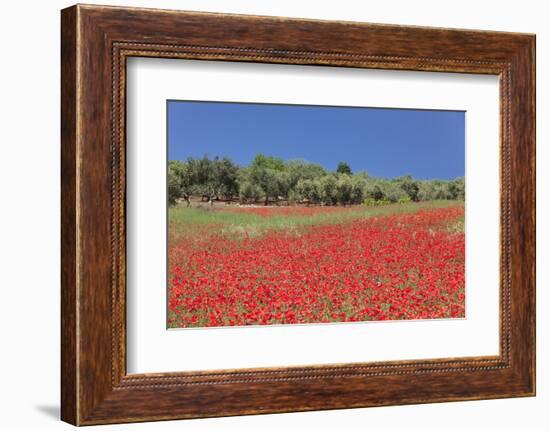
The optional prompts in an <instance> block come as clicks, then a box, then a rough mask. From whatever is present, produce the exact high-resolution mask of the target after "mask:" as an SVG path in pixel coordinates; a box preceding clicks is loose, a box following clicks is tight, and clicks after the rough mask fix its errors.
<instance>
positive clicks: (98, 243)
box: [61, 5, 535, 425]
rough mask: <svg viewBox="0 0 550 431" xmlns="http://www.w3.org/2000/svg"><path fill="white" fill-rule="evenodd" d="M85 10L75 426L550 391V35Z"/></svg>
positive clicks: (68, 168)
mask: <svg viewBox="0 0 550 431" xmlns="http://www.w3.org/2000/svg"><path fill="white" fill-rule="evenodd" d="M61 17H62V26H61V49H62V64H61V71H62V94H61V102H62V103H61V107H62V108H61V111H62V112H61V118H62V151H61V163H62V183H61V189H62V286H61V290H62V328H61V329H62V337H61V338H62V345H61V351H62V364H61V366H62V373H61V374H62V382H61V397H62V399H61V415H62V419H63V420H64V421H67V422H69V423H72V424H75V425H92V424H106V423H119V422H138V421H153V420H167V419H180V418H198V417H213V416H230V415H241V414H259V413H274V412H289V411H307V410H322V409H340V408H353V407H369V406H382V405H396V404H413V403H430V402H442V401H456V400H475V399H491V398H503V397H519V396H534V394H535V108H534V106H535V105H534V101H535V76H534V73H535V72H534V71H535V36H534V35H530V34H516V33H504V32H487V31H473V30H451V29H439V28H423V27H403V26H391V25H379V24H366V23H353V22H331V21H315V20H299V19H287V18H276V17H255V16H241V15H221V14H212V13H197V12H179V11H168V10H152V9H134V8H119V7H104V6H92V5H77V6H73V7H70V8H68V9H64V10H63V11H62V14H61Z"/></svg>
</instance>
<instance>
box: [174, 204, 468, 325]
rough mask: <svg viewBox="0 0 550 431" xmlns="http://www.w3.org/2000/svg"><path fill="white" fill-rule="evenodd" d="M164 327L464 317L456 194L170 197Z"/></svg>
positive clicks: (461, 213) (462, 240)
mask: <svg viewBox="0 0 550 431" xmlns="http://www.w3.org/2000/svg"><path fill="white" fill-rule="evenodd" d="M168 234H169V235H168V245H169V249H168V267H169V274H168V289H169V291H168V327H170V328H186V327H215V326H236V325H239V326H240V325H270V324H300V323H321V322H322V323H324V322H355V321H367V320H397V319H437V318H460V317H464V305H465V290H464V283H465V271H464V259H465V255H464V251H465V238H464V205H463V203H459V202H449V201H446V202H442V201H434V202H425V203H408V204H394V205H387V206H384V207H377V208H369V207H365V206H362V205H358V206H352V207H309V208H308V207H247V206H242V207H238V206H230V205H228V206H226V207H214V208H204V209H200V208H184V207H175V208H171V209H170V210H169V228H168Z"/></svg>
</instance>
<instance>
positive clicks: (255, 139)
mask: <svg viewBox="0 0 550 431" xmlns="http://www.w3.org/2000/svg"><path fill="white" fill-rule="evenodd" d="M167 111H168V119H167V120H168V125H167V134H168V136H167V138H168V159H169V160H186V159H187V158H189V157H193V158H201V157H203V156H205V155H206V156H208V157H210V158H213V157H215V156H218V157H220V158H221V157H229V158H231V159H232V161H233V162H234V163H236V164H238V165H240V166H246V165H248V164H250V162H251V161H252V159H253V158H254V156H255V155H256V154H258V153H263V154H265V155H267V156H274V157H279V158H281V159H283V160H285V161H287V160H290V159H304V160H307V161H309V162H312V163H318V164H320V165H322V166H323V167H324V168H325V169H326V170H327V171H335V170H336V167H337V165H338V163H339V162H346V163H348V164H349V165H350V167H351V169H352V171H353V172H360V171H366V172H367V173H368V174H369V175H372V176H376V177H386V178H394V177H398V176H402V175H412V176H413V177H414V178H416V179H442V180H449V179H454V178H457V177H463V176H464V170H465V160H464V159H465V113H464V112H463V111H438V110H415V109H387V108H362V107H361V108H356V107H333V106H308V105H276V104H260V103H234V102H230V103H226V102H195V101H172V100H170V101H168V103H167ZM342 141H343V142H345V143H344V144H342Z"/></svg>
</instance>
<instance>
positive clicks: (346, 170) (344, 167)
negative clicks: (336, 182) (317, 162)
mask: <svg viewBox="0 0 550 431" xmlns="http://www.w3.org/2000/svg"><path fill="white" fill-rule="evenodd" d="M336 172H337V173H339V174H345V175H351V168H350V166H349V165H348V164H347V163H346V162H340V163H338V167H337V168H336Z"/></svg>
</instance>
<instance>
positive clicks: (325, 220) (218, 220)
mask: <svg viewBox="0 0 550 431" xmlns="http://www.w3.org/2000/svg"><path fill="white" fill-rule="evenodd" d="M458 203H461V202H458V201H431V202H420V203H403V204H391V205H385V206H380V207H369V206H365V205H356V206H353V207H349V208H345V209H342V211H336V212H326V213H323V212H319V213H317V214H314V215H308V216H304V215H288V214H287V215H273V216H270V217H262V216H259V215H256V214H251V213H246V212H245V211H243V212H235V211H225V210H224V209H223V208H215V209H202V208H186V207H183V206H182V207H174V208H170V209H169V210H168V222H169V231H170V233H173V234H176V235H178V234H184V233H189V232H192V231H193V230H196V228H199V229H200V227H203V228H206V227H211V228H213V229H215V230H216V231H218V232H219V233H222V234H230V235H231V234H244V233H247V234H248V235H249V236H258V235H262V234H264V233H265V232H267V231H270V230H285V231H289V232H292V231H295V230H297V229H298V228H304V227H305V228H307V227H310V226H319V225H327V224H340V223H346V222H348V221H352V220H356V219H360V218H368V217H374V216H384V215H392V214H403V213H411V212H415V211H418V210H420V209H431V208H444V207H448V206H452V205H457V204H458Z"/></svg>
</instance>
